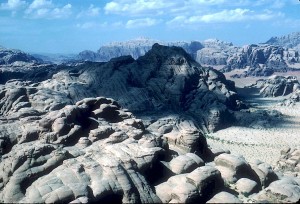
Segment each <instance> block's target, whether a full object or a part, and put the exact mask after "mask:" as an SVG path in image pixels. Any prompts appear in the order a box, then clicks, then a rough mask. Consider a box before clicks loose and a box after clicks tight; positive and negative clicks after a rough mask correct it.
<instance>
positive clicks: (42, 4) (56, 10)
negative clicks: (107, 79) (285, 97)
mask: <svg viewBox="0 0 300 204" xmlns="http://www.w3.org/2000/svg"><path fill="white" fill-rule="evenodd" d="M297 31H300V2H299V0H260V1H259V0H257V1H256V0H180V1H179V0H97V1H95V0H94V1H92V0H0V45H2V46H4V47H8V48H17V49H21V50H24V51H26V52H39V53H78V52H80V51H82V50H86V49H89V50H94V51H96V50H97V49H98V48H99V47H100V46H101V45H103V44H107V43H109V42H113V41H125V40H130V39H134V38H137V37H141V36H143V37H149V38H153V39H157V40H164V41H177V40H185V41H189V40H205V39H208V38H217V39H220V40H224V41H229V42H233V43H234V44H235V45H244V44H250V43H259V42H265V41H266V40H268V39H269V38H270V37H272V36H281V35H285V34H288V33H291V32H297Z"/></svg>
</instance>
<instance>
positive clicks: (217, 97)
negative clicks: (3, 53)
mask: <svg viewBox="0 0 300 204" xmlns="http://www.w3.org/2000/svg"><path fill="white" fill-rule="evenodd" d="M47 77H52V79H48V80H46V79H47ZM24 79H26V80H31V81H33V82H40V83H39V85H37V87H36V89H43V90H44V89H50V90H51V91H52V90H53V91H55V93H58V94H59V96H60V97H62V99H61V100H60V101H72V102H73V103H74V102H76V101H78V100H81V99H83V98H86V97H97V96H99V95H102V96H105V97H110V98H114V99H115V100H117V101H118V102H119V103H120V104H121V105H122V106H124V107H126V108H128V109H129V110H131V111H132V112H134V113H145V112H149V111H150V112H160V111H161V110H164V112H168V111H170V112H173V113H174V112H175V113H177V114H181V115H189V116H192V118H193V119H194V120H196V121H198V124H199V125H200V126H201V128H202V129H203V130H206V131H214V130H216V129H219V128H221V127H225V126H226V125H229V124H230V123H231V122H233V120H234V118H233V114H232V111H233V110H237V109H239V108H240V107H239V105H238V104H240V103H239V99H238V97H237V94H236V92H235V87H234V83H233V82H231V81H228V80H226V78H225V77H224V75H223V74H222V73H220V72H218V71H216V70H213V69H208V68H203V67H201V66H200V65H199V64H198V63H197V62H195V61H194V60H193V59H192V58H191V57H190V56H189V55H188V54H187V53H186V52H185V51H184V50H183V49H182V48H177V47H166V46H160V45H158V44H155V45H154V46H153V48H152V50H151V51H149V52H147V54H146V55H144V56H143V57H140V58H138V59H137V60H134V59H133V58H132V57H130V56H124V57H120V58H115V59H112V60H111V61H109V62H108V63H92V62H86V63H81V64H73V65H69V66H58V67H57V68H56V69H53V70H52V71H51V72H47V73H45V70H43V69H37V70H36V71H35V72H30V73H28V74H27V75H25V76H24ZM10 84H11V83H7V84H6V87H5V88H4V89H7V87H9V86H10ZM37 93H38V92H33V94H34V95H35V94H37ZM41 94H43V93H41ZM34 98H35V99H37V100H40V99H39V98H40V97H34ZM37 103H40V102H36V103H35V104H37ZM199 107H200V108H199Z"/></svg>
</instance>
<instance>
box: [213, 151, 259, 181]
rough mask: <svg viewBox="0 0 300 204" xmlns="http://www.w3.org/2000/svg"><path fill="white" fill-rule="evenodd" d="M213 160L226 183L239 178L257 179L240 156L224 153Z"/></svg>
mask: <svg viewBox="0 0 300 204" xmlns="http://www.w3.org/2000/svg"><path fill="white" fill-rule="evenodd" d="M214 162H215V164H216V168H217V169H218V170H219V171H220V172H221V174H222V178H224V180H225V181H226V182H228V183H235V182H236V181H237V180H239V179H240V178H249V179H251V180H254V181H257V180H258V176H257V175H256V174H255V172H254V171H253V170H252V169H251V166H250V165H249V164H248V162H247V161H246V160H245V159H244V157H242V156H235V155H232V154H227V153H224V154H221V155H219V156H217V157H216V158H215V159H214Z"/></svg>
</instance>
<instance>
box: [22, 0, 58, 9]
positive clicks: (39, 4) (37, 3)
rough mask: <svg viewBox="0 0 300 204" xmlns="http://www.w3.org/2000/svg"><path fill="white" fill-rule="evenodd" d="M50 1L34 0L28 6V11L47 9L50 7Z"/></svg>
mask: <svg viewBox="0 0 300 204" xmlns="http://www.w3.org/2000/svg"><path fill="white" fill-rule="evenodd" d="M52 6H53V4H52V1H51V0H34V1H33V2H32V3H31V4H30V5H29V8H28V9H29V10H34V9H40V8H49V7H52Z"/></svg>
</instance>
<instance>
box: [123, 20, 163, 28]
mask: <svg viewBox="0 0 300 204" xmlns="http://www.w3.org/2000/svg"><path fill="white" fill-rule="evenodd" d="M158 23H159V21H158V20H156V19H152V18H140V19H134V20H129V21H127V23H126V28H139V27H150V26H154V25H156V24H158Z"/></svg>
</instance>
